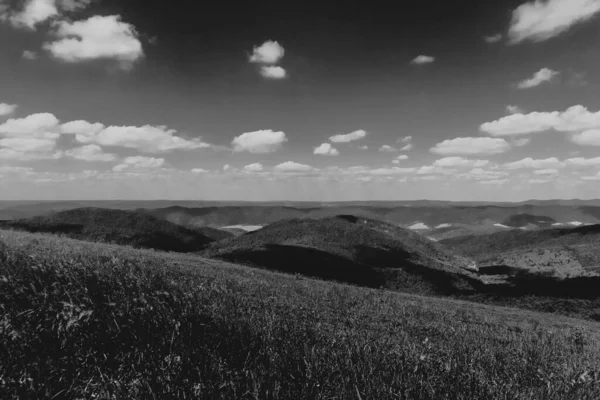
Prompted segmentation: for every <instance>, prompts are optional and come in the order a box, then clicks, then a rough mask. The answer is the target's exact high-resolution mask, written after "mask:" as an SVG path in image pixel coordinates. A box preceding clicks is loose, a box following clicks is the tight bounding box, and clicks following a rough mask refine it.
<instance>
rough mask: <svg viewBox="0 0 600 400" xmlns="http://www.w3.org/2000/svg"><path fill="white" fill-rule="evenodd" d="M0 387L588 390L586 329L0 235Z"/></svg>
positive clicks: (258, 394)
mask: <svg viewBox="0 0 600 400" xmlns="http://www.w3.org/2000/svg"><path fill="white" fill-rule="evenodd" d="M282 262H283V263H285V262H286V260H282ZM0 398H1V399H18V398H27V399H131V398H135V399H197V398H201V399H261V400H262V399H359V400H366V399H594V400H595V399H598V398H600V325H599V324H597V323H594V322H589V321H584V320H577V319H570V318H567V317H562V316H558V315H551V314H541V313H534V312H530V311H524V310H517V309H510V308H501V307H492V306H487V305H483V304H475V303H468V302H461V301H455V300H448V299H441V298H428V297H421V296H416V295H408V294H402V293H397V292H392V291H385V290H379V289H368V288H359V287H353V286H349V285H341V284H337V283H332V282H324V281H319V280H311V279H307V278H303V277H300V276H293V275H284V274H278V273H273V272H268V271H263V270H258V269H252V268H247V267H241V266H236V265H233V264H228V263H225V262H220V261H214V260H207V259H204V258H200V257H197V256H194V255H185V254H174V253H161V252H156V251H151V250H135V249H132V248H126V247H119V246H114V245H107V244H96V243H85V242H79V241H75V240H71V239H66V238H58V237H51V236H45V235H40V234H29V233H20V232H9V231H0Z"/></svg>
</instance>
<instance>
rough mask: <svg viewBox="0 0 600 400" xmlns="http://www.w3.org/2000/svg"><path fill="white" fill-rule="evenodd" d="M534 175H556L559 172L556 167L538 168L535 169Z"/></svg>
mask: <svg viewBox="0 0 600 400" xmlns="http://www.w3.org/2000/svg"><path fill="white" fill-rule="evenodd" d="M533 174H534V175H556V174H558V170H557V169H554V168H547V169H538V170H535V171H533Z"/></svg>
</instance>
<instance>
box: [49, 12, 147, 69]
mask: <svg viewBox="0 0 600 400" xmlns="http://www.w3.org/2000/svg"><path fill="white" fill-rule="evenodd" d="M54 36H55V40H53V41H50V42H46V43H45V44H44V46H43V47H44V49H45V50H47V51H48V52H49V53H50V54H52V56H54V57H55V58H57V59H59V60H62V61H64V62H68V63H78V62H84V61H89V60H97V59H112V60H117V61H118V62H119V63H120V65H121V67H122V68H123V69H130V68H131V67H132V66H133V64H134V63H135V62H136V61H138V60H139V59H141V58H142V57H143V56H144V51H143V48H142V43H141V42H140V40H139V37H138V33H137V31H136V29H135V27H134V26H133V25H131V24H128V23H126V22H123V21H121V17H120V16H119V15H109V16H93V17H90V18H88V19H86V20H83V21H75V22H71V21H66V20H65V21H60V22H59V23H57V25H56V30H55V31H54Z"/></svg>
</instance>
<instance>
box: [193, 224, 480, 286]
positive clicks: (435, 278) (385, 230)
mask: <svg viewBox="0 0 600 400" xmlns="http://www.w3.org/2000/svg"><path fill="white" fill-rule="evenodd" d="M200 254H201V255H203V256H205V257H209V258H217V259H222V260H227V261H231V262H236V263H241V264H247V265H252V266H257V267H262V268H267V269H271V270H278V271H282V272H288V273H299V274H304V275H308V276H314V277H320V278H324V279H331V280H338V281H344V282H349V283H353V284H358V285H363V286H369V287H380V286H383V287H386V288H391V289H402V290H405V291H412V292H418V293H455V292H460V291H463V290H464V291H471V290H473V288H474V285H476V282H477V278H476V276H475V274H473V273H472V272H470V271H469V269H470V268H473V266H474V263H473V262H472V261H471V260H469V259H467V258H464V257H460V256H457V255H455V254H453V253H452V252H451V251H449V250H447V249H446V248H444V247H443V246H440V245H439V244H437V243H434V242H432V241H431V240H429V239H427V238H425V237H423V236H421V235H419V234H417V233H415V232H412V231H409V230H406V229H403V228H401V227H398V226H395V225H392V224H388V223H386V222H382V221H376V220H372V219H367V218H362V217H357V216H352V215H340V216H337V217H328V218H321V219H308V218H307V219H291V220H285V221H279V222H276V223H273V224H271V225H268V226H267V227H265V228H263V229H260V230H258V231H254V232H250V233H247V234H245V235H241V236H238V237H235V238H231V239H227V240H223V241H220V242H216V243H212V244H210V245H209V246H207V247H206V249H204V250H203V251H202V252H200Z"/></svg>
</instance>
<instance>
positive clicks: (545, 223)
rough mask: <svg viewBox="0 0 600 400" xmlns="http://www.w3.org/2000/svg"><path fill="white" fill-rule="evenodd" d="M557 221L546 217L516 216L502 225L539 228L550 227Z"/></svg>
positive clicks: (509, 218)
mask: <svg viewBox="0 0 600 400" xmlns="http://www.w3.org/2000/svg"><path fill="white" fill-rule="evenodd" d="M555 222H556V220H555V219H554V218H551V217H547V216H545V215H533V214H514V215H511V216H510V217H508V218H507V219H505V220H504V221H502V225H506V226H510V227H514V228H521V227H525V226H527V225H537V226H539V227H550V226H551V225H552V224H553V223H555Z"/></svg>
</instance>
